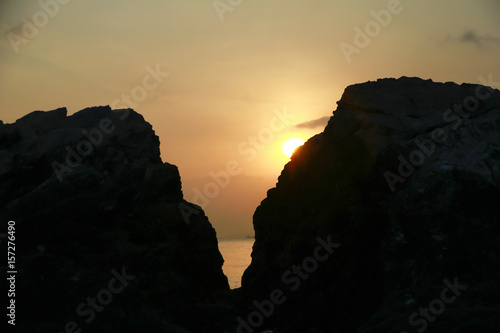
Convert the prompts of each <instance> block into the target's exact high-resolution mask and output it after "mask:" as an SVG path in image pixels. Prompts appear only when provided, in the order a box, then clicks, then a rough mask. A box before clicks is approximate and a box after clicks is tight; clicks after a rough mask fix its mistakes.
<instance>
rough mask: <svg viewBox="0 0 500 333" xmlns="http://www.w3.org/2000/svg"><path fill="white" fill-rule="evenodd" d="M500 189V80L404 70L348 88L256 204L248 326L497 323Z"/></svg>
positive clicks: (247, 277)
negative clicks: (448, 79)
mask: <svg viewBox="0 0 500 333" xmlns="http://www.w3.org/2000/svg"><path fill="white" fill-rule="evenodd" d="M499 200H500V91H498V90H495V89H492V88H491V87H485V86H480V85H474V84H462V85H457V84H454V83H435V82H433V81H431V80H422V79H419V78H407V77H402V78H400V79H380V80H377V81H376V82H367V83H363V84H356V85H352V86H349V87H347V88H346V90H345V92H344V94H343V95H342V98H341V100H340V101H339V102H338V107H337V110H336V111H334V113H333V116H332V117H331V119H330V121H329V123H328V125H327V126H326V128H325V130H324V132H323V133H321V134H318V135H316V136H314V137H312V138H311V139H310V140H308V141H307V142H306V143H305V144H304V145H303V146H302V147H301V148H299V149H298V150H297V151H296V152H295V154H294V155H293V156H292V158H291V161H290V162H289V163H288V164H287V165H286V166H285V167H284V169H283V171H282V173H281V175H280V176H279V178H278V183H277V185H276V187H275V188H273V189H270V190H269V191H268V193H267V197H266V198H265V199H264V200H263V201H262V203H261V204H260V206H259V207H258V208H257V210H256V211H255V214H254V218H253V221H254V229H255V245H254V247H253V252H252V263H251V265H250V267H249V268H248V269H247V270H246V271H245V273H244V276H243V279H242V288H241V291H240V292H241V293H242V295H243V297H244V299H245V300H246V301H245V303H244V304H247V306H246V307H244V308H243V309H242V310H240V316H241V317H240V321H239V323H240V325H242V326H241V327H243V326H244V325H245V324H241V322H242V320H244V321H245V323H246V325H250V326H251V327H252V329H255V331H256V332H263V331H265V330H270V331H273V332H280V333H284V332H311V333H312V332H339V333H342V332H346V333H347V332H365V333H375V332H398V333H399V332H417V331H418V332H423V331H424V330H426V332H429V333H430V332H443V333H444V332H473V331H474V332H498V331H499V330H500V321H499V318H500V316H499V314H500V210H499V209H498V207H497V206H496V205H497V204H498V202H499ZM278 295H281V297H279V298H278V297H277V296H278ZM269 301H271V302H269ZM258 304H260V305H258ZM271 305H272V306H271ZM261 319H262V320H261ZM235 326H236V324H235Z"/></svg>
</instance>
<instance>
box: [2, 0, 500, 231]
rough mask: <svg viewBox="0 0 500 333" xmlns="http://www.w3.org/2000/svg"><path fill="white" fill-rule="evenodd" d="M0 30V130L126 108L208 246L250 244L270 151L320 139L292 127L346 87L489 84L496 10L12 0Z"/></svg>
mask: <svg viewBox="0 0 500 333" xmlns="http://www.w3.org/2000/svg"><path fill="white" fill-rule="evenodd" d="M0 23H1V24H0V28H1V31H2V36H1V38H0V119H1V120H3V121H4V122H13V121H15V120H16V119H17V118H19V117H21V116H23V115H25V114H27V113H29V112H31V111H34V110H51V109H55V108H57V107H61V106H66V107H67V108H68V110H69V112H70V113H74V112H76V111H79V110H81V109H83V108H85V107H88V106H94V105H109V104H115V105H119V106H120V107H123V106H124V103H125V104H129V105H131V106H134V109H135V110H137V111H138V112H140V113H142V114H143V115H144V117H145V118H146V120H147V121H149V122H150V123H152V124H153V127H154V129H155V130H156V132H157V134H158V135H159V137H160V140H161V152H162V158H163V160H164V161H167V162H169V163H172V164H176V165H177V166H178V167H179V169H180V172H181V177H182V181H183V191H184V194H185V197H186V199H187V200H189V201H196V200H198V201H200V200H201V201H203V200H202V199H200V196H199V195H198V196H197V193H198V191H200V192H202V193H203V192H204V191H205V190H206V188H207V186H208V188H209V190H208V193H212V194H211V195H212V196H213V198H210V199H209V200H208V202H207V203H206V204H205V205H204V207H205V211H206V213H207V215H208V216H209V218H210V220H211V222H212V223H213V225H214V227H215V228H216V230H217V232H218V236H219V238H231V237H241V236H246V235H249V234H253V228H252V224H251V217H252V214H253V211H254V210H255V208H256V207H257V205H258V204H259V203H260V201H261V200H262V199H264V198H265V196H266V191H267V190H268V189H269V188H271V187H273V186H274V184H275V183H276V179H277V176H278V175H279V172H280V171H281V169H282V168H283V165H284V164H285V163H286V161H287V160H288V158H287V157H286V156H285V155H283V153H282V152H281V145H282V143H283V142H284V141H286V140H287V139H289V138H290V137H294V136H296V137H300V138H302V139H304V140H305V139H307V138H309V137H310V136H312V135H314V134H316V133H319V132H321V131H322V130H323V128H324V126H325V124H326V122H325V120H324V119H323V120H319V121H317V122H313V123H310V124H308V125H303V126H299V127H297V125H298V124H302V123H305V122H309V121H314V120H317V119H320V118H323V117H328V116H330V115H331V112H332V111H333V110H334V109H335V106H336V104H335V102H336V101H337V100H338V99H339V98H340V96H341V94H342V91H343V89H344V88H345V86H347V85H349V84H353V83H357V82H364V81H367V80H375V79H377V78H381V77H399V76H402V75H406V76H419V77H422V78H432V79H433V80H435V81H455V82H459V83H460V82H471V83H482V82H480V80H479V76H483V77H488V75H490V74H491V75H492V77H493V79H494V81H500V70H499V69H500V66H499V60H498V59H500V57H499V53H500V2H498V1H496V0H476V1H472V0H470V1H469V0H467V1H466V0H440V1H435V0H413V1H411V0H401V1H397V0H389V1H347V0H346V1H340V0H339V1H326V0H313V1H307V2H306V1H298V0H276V1H255V0H244V1H242V0H221V1H211V0H209V1H194V0H193V1H182V0H170V1H166V0H151V1H143V2H139V1H131V0H120V1H118V0H110V1H105V2H104V1H97V0H85V1H83V0H71V1H68V0H42V1H40V2H38V1H28V0H24V1H23V0H17V1H14V0H11V1H2V2H1V4H0ZM370 29H371V30H370ZM359 31H362V33H363V34H366V35H365V36H363V35H361V34H360V33H359ZM167 73H168V74H167ZM127 95H129V97H126V96H127ZM124 96H125V97H124ZM127 99H128V102H127V101H126V100H127ZM277 119H278V120H277ZM313 125H315V126H313ZM228 163H229V165H230V166H231V165H232V166H233V167H234V165H237V166H238V167H237V168H235V170H236V169H237V171H238V172H236V171H234V172H233V174H234V175H231V176H230V178H229V183H228V185H227V186H225V185H226V184H225V183H226V182H227V181H225V180H224V179H225V178H224V177H223V176H221V175H222V173H223V172H227V169H228ZM213 175H219V176H218V177H219V178H217V176H213ZM214 177H215V178H217V179H218V181H219V188H218V191H217V189H215V188H214V186H213V185H208V184H211V183H213V184H216V183H217V181H216V180H214ZM221 177H222V178H221ZM220 184H222V185H220ZM223 185H224V186H223ZM210 191H212V192H210ZM200 203H202V202H200Z"/></svg>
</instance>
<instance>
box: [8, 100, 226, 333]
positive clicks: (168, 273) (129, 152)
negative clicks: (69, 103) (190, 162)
mask: <svg viewBox="0 0 500 333" xmlns="http://www.w3.org/2000/svg"><path fill="white" fill-rule="evenodd" d="M66 114H67V111H66V109H65V108H62V109H58V110H54V111H50V112H41V111H37V112H33V113H30V114H28V115H27V116H25V117H23V118H21V119H19V120H18V121H16V122H15V123H13V124H3V123H2V124H0V219H1V220H2V221H9V220H14V221H15V222H16V236H17V238H16V245H17V246H16V251H17V260H16V267H17V270H18V275H17V281H16V282H17V284H16V304H17V318H16V331H17V330H18V331H19V332H66V331H65V330H66V329H67V325H69V327H76V328H74V331H75V332H76V331H78V329H82V331H83V332H101V333H102V332H203V331H205V330H206V331H218V330H219V329H218V328H217V324H215V322H216V320H214V318H217V317H218V316H221V314H223V313H225V312H226V307H225V306H224V305H223V304H221V303H219V302H218V301H213V299H214V297H216V296H217V297H219V298H220V294H221V293H224V292H225V291H227V290H228V289H229V286H228V282H227V278H226V277H225V276H224V275H223V273H222V269H221V267H222V263H223V259H222V256H221V255H220V253H219V250H218V246H217V239H216V235H215V230H214V229H213V228H212V226H211V224H210V222H209V221H208V219H207V217H206V216H205V214H204V213H203V211H202V210H201V209H200V208H199V207H197V206H195V205H192V204H190V203H188V202H185V201H184V200H183V195H182V191H181V180H180V176H179V172H178V170H177V167H175V166H174V165H171V164H168V163H162V161H161V158H160V151H159V144H160V142H159V139H158V137H157V136H156V135H155V132H154V131H153V129H152V127H151V125H150V124H149V123H147V122H146V121H145V120H144V118H143V117H142V116H141V115H139V114H138V113H136V112H134V111H132V110H111V109H110V108H109V107H94V108H88V109H85V110H82V111H80V112H77V113H75V114H74V115H72V116H67V115H66ZM2 266H3V267H2V270H3V271H4V272H5V270H6V267H5V261H2ZM110 296H111V299H109V297H110ZM89 298H94V299H96V300H97V301H95V300H94V301H93V302H97V305H95V306H94V305H92V303H89V302H92V300H90V301H89ZM71 322H74V323H75V324H72V323H71ZM70 331H71V332H72V331H73V330H70Z"/></svg>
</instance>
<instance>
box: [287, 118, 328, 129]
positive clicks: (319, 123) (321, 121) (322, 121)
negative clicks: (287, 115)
mask: <svg viewBox="0 0 500 333" xmlns="http://www.w3.org/2000/svg"><path fill="white" fill-rule="evenodd" d="M328 120H330V117H329V116H328V117H321V118H318V119H314V120H310V121H306V122H303V123H300V124H297V125H295V128H307V129H314V128H318V127H324V126H326V124H327V123H328Z"/></svg>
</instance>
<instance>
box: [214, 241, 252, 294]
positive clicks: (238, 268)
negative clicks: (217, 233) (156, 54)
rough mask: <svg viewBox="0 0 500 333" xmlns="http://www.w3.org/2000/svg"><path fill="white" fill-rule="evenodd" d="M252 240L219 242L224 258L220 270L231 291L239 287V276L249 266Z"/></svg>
mask: <svg viewBox="0 0 500 333" xmlns="http://www.w3.org/2000/svg"><path fill="white" fill-rule="evenodd" d="M254 241H255V240H254V239H237V240H221V241H219V250H220V253H221V254H222V256H223V257H224V266H222V270H223V271H224V274H226V276H227V278H228V280H229V286H230V287H231V289H234V288H239V287H240V286H241V276H242V275H243V272H244V271H245V269H246V268H247V267H248V265H250V261H251V257H250V255H251V253H252V245H253V243H254Z"/></svg>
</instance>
